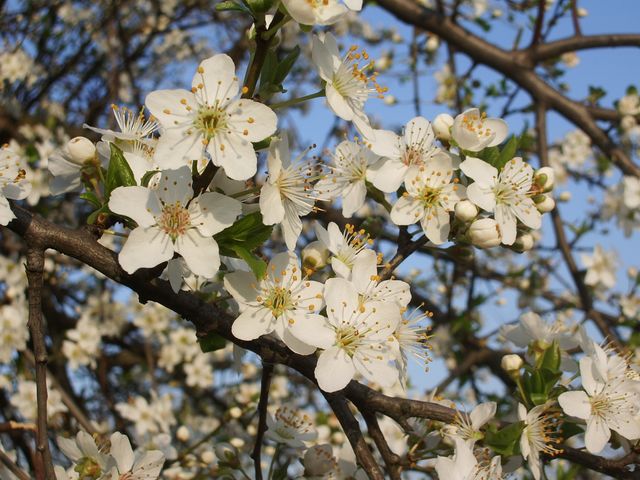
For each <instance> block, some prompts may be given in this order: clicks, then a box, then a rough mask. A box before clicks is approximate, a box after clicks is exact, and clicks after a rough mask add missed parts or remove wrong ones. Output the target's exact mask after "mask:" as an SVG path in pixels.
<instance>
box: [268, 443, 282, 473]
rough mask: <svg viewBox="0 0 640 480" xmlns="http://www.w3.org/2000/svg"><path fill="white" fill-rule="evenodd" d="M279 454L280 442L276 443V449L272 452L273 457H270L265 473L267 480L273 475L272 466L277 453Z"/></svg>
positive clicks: (276, 458)
mask: <svg viewBox="0 0 640 480" xmlns="http://www.w3.org/2000/svg"><path fill="white" fill-rule="evenodd" d="M279 454H280V444H279V443H278V444H276V449H275V450H274V452H273V457H271V465H269V473H267V480H271V477H272V476H273V467H274V466H275V464H276V461H277V460H278V455H279Z"/></svg>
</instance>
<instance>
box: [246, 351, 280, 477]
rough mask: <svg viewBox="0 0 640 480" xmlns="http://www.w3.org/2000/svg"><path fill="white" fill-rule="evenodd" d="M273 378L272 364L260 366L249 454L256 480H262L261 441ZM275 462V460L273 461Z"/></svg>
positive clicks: (264, 429)
mask: <svg viewBox="0 0 640 480" xmlns="http://www.w3.org/2000/svg"><path fill="white" fill-rule="evenodd" d="M272 377H273V364H272V363H263V364H262V381H261V383H260V400H259V401H258V431H257V433H256V443H255V445H254V447H253V452H252V453H251V458H253V463H254V468H255V474H256V480H262V465H261V464H262V459H261V452H262V439H263V438H264V432H266V431H267V407H268V406H269V387H271V378H272ZM273 461H275V459H274V460H273Z"/></svg>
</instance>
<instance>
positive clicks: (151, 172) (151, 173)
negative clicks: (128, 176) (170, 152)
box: [140, 170, 160, 187]
mask: <svg viewBox="0 0 640 480" xmlns="http://www.w3.org/2000/svg"><path fill="white" fill-rule="evenodd" d="M158 173H160V170H149V171H148V172H146V173H145V174H144V175H143V176H142V178H141V179H140V185H142V186H143V187H148V186H149V182H151V179H152V178H153V177H154V176H156V175H157V174H158Z"/></svg>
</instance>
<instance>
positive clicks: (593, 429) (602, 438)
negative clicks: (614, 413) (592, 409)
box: [584, 415, 611, 454]
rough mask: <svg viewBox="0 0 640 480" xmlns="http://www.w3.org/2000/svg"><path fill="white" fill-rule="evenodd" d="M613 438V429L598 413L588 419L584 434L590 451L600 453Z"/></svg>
mask: <svg viewBox="0 0 640 480" xmlns="http://www.w3.org/2000/svg"><path fill="white" fill-rule="evenodd" d="M609 438H611V430H609V427H608V425H607V424H606V423H605V421H604V419H602V418H601V417H600V416H598V415H592V416H590V417H589V420H587V431H586V433H585V436H584V444H585V446H586V447H587V450H588V451H589V452H590V453H594V454H595V453H600V452H601V451H602V449H604V447H605V445H606V444H607V442H608V441H609Z"/></svg>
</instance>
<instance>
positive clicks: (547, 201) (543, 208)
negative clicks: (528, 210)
mask: <svg viewBox="0 0 640 480" xmlns="http://www.w3.org/2000/svg"><path fill="white" fill-rule="evenodd" d="M538 197H542V198H534V200H533V201H534V202H535V203H536V208H537V209H538V211H539V212H540V213H548V212H550V211H551V210H553V209H554V208H556V202H555V200H554V199H553V197H551V195H538Z"/></svg>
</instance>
